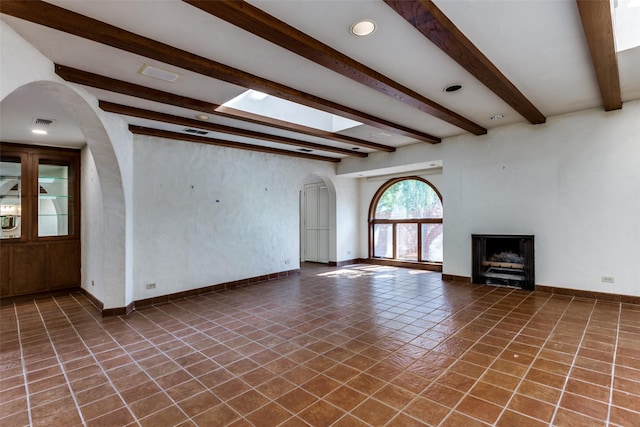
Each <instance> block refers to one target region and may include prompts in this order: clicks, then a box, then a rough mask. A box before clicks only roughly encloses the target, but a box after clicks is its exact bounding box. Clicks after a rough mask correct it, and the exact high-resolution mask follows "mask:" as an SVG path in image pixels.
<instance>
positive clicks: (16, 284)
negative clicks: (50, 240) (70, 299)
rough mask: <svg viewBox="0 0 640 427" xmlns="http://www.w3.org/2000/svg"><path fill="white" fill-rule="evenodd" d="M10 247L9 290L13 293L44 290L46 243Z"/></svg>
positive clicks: (45, 284)
mask: <svg viewBox="0 0 640 427" xmlns="http://www.w3.org/2000/svg"><path fill="white" fill-rule="evenodd" d="M11 249H12V251H11V264H12V265H11V288H12V289H11V290H12V293H13V295H24V294H31V293H35V292H43V291H46V290H47V247H46V245H29V244H27V245H15V246H13V247H12V248H11Z"/></svg>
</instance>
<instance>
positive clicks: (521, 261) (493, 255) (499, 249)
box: [471, 234, 535, 291]
mask: <svg viewBox="0 0 640 427" xmlns="http://www.w3.org/2000/svg"><path fill="white" fill-rule="evenodd" d="M471 248H472V263H473V265H472V276H471V280H472V281H473V283H478V284H487V285H497V286H510V287H516V288H521V289H527V290H530V291H532V290H534V288H535V274H534V272H535V268H534V253H533V249H534V245H533V236H529V235H513V234H506V235H505V234H472V235H471Z"/></svg>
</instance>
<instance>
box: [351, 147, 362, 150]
mask: <svg viewBox="0 0 640 427" xmlns="http://www.w3.org/2000/svg"><path fill="white" fill-rule="evenodd" d="M351 149H352V150H359V149H360V147H351Z"/></svg>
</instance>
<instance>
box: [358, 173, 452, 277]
mask: <svg viewBox="0 0 640 427" xmlns="http://www.w3.org/2000/svg"><path fill="white" fill-rule="evenodd" d="M442 217H443V209H442V196H441V195H440V193H439V192H438V190H437V189H436V188H435V187H434V186H433V185H432V184H431V183H429V182H428V181H426V180H424V179H422V178H420V177H415V176H414V177H407V178H396V179H392V180H390V181H387V182H386V183H385V184H384V185H383V186H382V187H380V189H379V190H378V191H377V192H376V194H375V196H374V197H373V200H372V202H371V206H370V208H369V258H370V259H372V260H378V261H387V262H392V263H394V264H396V265H402V264H409V265H413V266H415V265H418V264H419V265H422V266H424V267H425V268H429V269H434V270H438V271H441V270H442V261H443V255H442V242H443V235H442V231H443V228H442Z"/></svg>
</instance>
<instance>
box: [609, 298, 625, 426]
mask: <svg viewBox="0 0 640 427" xmlns="http://www.w3.org/2000/svg"><path fill="white" fill-rule="evenodd" d="M621 318H622V304H618V322H617V324H616V343H615V345H614V347H613V361H612V366H611V384H610V386H609V405H608V407H607V425H610V424H611V406H612V405H613V384H614V381H615V379H616V359H617V356H618V343H619V340H620V321H621Z"/></svg>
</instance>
